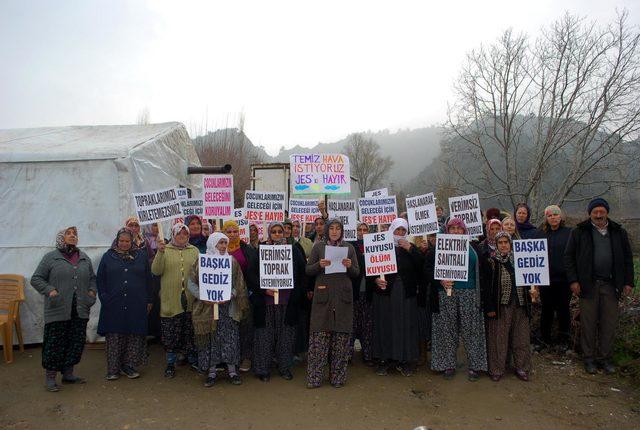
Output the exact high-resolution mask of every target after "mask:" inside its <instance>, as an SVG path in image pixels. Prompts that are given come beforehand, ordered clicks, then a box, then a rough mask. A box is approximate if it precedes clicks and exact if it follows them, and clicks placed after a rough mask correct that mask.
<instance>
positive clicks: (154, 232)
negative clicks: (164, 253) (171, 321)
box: [142, 222, 164, 339]
mask: <svg viewBox="0 0 640 430" xmlns="http://www.w3.org/2000/svg"><path fill="white" fill-rule="evenodd" d="M142 233H143V236H144V240H145V242H146V244H147V258H148V260H149V267H151V264H153V259H154V258H155V256H156V254H157V253H158V242H162V243H164V238H162V237H160V229H159V228H158V223H156V222H154V223H153V224H148V225H145V226H144V227H143V229H142ZM150 294H151V303H152V306H151V311H149V317H148V320H149V323H148V334H149V335H150V336H153V337H154V338H156V339H160V278H158V277H157V276H155V275H153V274H152V275H151V289H150Z"/></svg>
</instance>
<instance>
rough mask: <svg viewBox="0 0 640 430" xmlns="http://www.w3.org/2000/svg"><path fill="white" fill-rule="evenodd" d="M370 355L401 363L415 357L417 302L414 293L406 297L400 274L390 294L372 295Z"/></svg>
mask: <svg viewBox="0 0 640 430" xmlns="http://www.w3.org/2000/svg"><path fill="white" fill-rule="evenodd" d="M372 352H373V358H375V359H377V360H381V361H387V360H394V361H398V362H401V363H409V362H414V361H417V360H418V358H419V357H420V348H419V345H418V303H417V300H416V298H415V297H406V295H405V289H404V285H403V284H402V279H401V277H400V276H396V280H395V282H394V283H393V286H392V288H391V294H390V295H381V294H374V296H373V351H372Z"/></svg>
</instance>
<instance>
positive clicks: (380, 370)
mask: <svg viewBox="0 0 640 430" xmlns="http://www.w3.org/2000/svg"><path fill="white" fill-rule="evenodd" d="M388 373H389V366H387V364H386V363H380V364H378V367H376V375H378V376H387V374H388Z"/></svg>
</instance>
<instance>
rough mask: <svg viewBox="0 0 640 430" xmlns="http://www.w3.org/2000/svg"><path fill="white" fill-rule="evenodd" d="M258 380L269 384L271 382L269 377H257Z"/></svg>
mask: <svg viewBox="0 0 640 430" xmlns="http://www.w3.org/2000/svg"><path fill="white" fill-rule="evenodd" d="M258 379H260V380H261V381H262V382H269V381H270V380H271V376H270V375H258Z"/></svg>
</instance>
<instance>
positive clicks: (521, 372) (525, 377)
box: [516, 369, 529, 382]
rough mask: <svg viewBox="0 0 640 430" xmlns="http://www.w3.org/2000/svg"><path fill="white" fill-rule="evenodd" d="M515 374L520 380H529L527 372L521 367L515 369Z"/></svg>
mask: <svg viewBox="0 0 640 430" xmlns="http://www.w3.org/2000/svg"><path fill="white" fill-rule="evenodd" d="M516 376H517V377H518V379H519V380H521V381H524V382H528V381H529V374H528V373H527V372H525V371H524V370H522V369H517V370H516Z"/></svg>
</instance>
